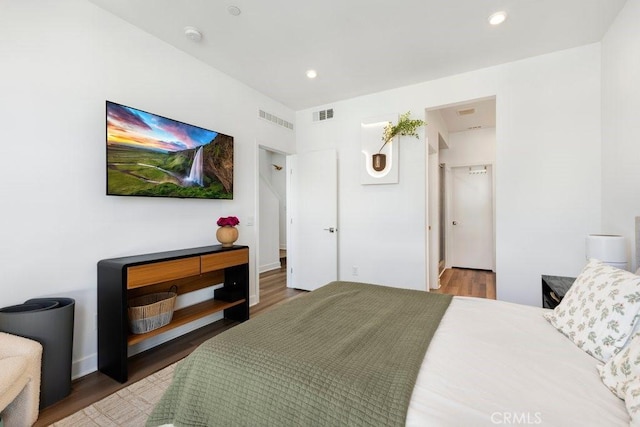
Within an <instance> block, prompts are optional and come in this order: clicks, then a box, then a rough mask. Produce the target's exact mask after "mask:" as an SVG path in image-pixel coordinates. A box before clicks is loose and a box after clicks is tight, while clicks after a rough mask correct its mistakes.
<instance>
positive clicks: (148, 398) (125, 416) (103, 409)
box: [51, 363, 176, 427]
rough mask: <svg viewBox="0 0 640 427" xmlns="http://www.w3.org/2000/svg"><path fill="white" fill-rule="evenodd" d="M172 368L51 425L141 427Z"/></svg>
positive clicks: (165, 387) (164, 388)
mask: <svg viewBox="0 0 640 427" xmlns="http://www.w3.org/2000/svg"><path fill="white" fill-rule="evenodd" d="M175 366H176V364H175V363H174V364H173V365H170V366H167V367H166V368H164V369H162V370H161V371H158V372H156V373H155V374H152V375H149V376H147V377H145V378H143V379H141V380H140V381H138V382H136V383H133V384H131V385H130V386H127V387H125V388H123V389H122V390H119V391H117V392H115V393H113V394H111V395H109V396H107V397H105V398H104V399H102V400H100V401H98V402H96V403H94V404H93V405H91V406H88V407H86V408H84V409H82V410H81V411H78V412H76V413H75V414H72V415H70V416H68V417H67V418H64V419H62V420H60V421H58V422H56V423H54V424H51V425H52V426H54V427H93V426H100V427H105V426H109V427H111V426H114V427H115V426H117V427H140V426H144V424H145V422H146V421H147V418H148V417H149V414H151V411H152V410H153V407H154V406H155V404H156V403H157V402H158V401H159V400H160V397H162V394H163V393H164V391H165V390H166V389H167V387H169V384H170V383H171V379H172V378H173V370H174V369H175Z"/></svg>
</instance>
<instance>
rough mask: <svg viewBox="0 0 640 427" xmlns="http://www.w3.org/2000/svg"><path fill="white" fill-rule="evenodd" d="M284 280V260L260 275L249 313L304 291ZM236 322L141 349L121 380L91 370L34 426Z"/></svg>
mask: <svg viewBox="0 0 640 427" xmlns="http://www.w3.org/2000/svg"><path fill="white" fill-rule="evenodd" d="M283 261H286V260H283ZM286 280H287V270H286V262H285V263H284V265H283V267H282V268H280V269H278V270H274V271H270V272H267V273H263V274H261V275H260V303H259V304H256V305H254V306H253V307H251V308H250V311H249V312H250V317H255V316H259V315H260V314H262V313H265V312H267V311H268V310H270V309H272V308H273V307H275V306H277V305H279V304H281V303H283V302H285V301H287V300H289V299H292V298H295V297H296V296H299V295H301V294H303V293H305V292H304V291H299V290H295V289H288V288H287V287H286ZM236 324H238V322H235V321H231V320H224V319H223V320H220V321H218V322H215V323H213V324H212V325H211V327H206V328H201V329H198V330H196V331H194V332H191V333H189V334H185V335H183V336H181V337H179V338H177V339H175V340H172V341H170V342H168V343H165V344H162V345H160V346H157V347H154V348H153V351H149V352H145V353H141V354H139V355H136V356H134V357H132V358H130V359H129V366H130V367H131V371H132V372H134V374H132V375H131V376H130V378H129V380H128V381H127V382H126V383H124V384H120V383H119V382H117V381H115V380H114V379H112V378H111V377H108V376H107V375H105V374H103V373H101V372H93V373H91V374H89V375H86V376H84V377H82V378H78V379H77V380H74V381H73V382H72V384H71V394H70V395H69V396H67V397H66V398H64V399H62V400H60V401H59V402H56V403H54V404H53V405H51V406H49V407H47V408H45V409H44V410H42V411H40V415H39V417H38V421H36V423H35V426H37V427H40V426H48V425H50V424H52V423H54V422H56V421H59V420H61V419H63V418H65V417H67V416H69V415H71V414H73V413H74V412H77V411H79V410H81V409H83V408H85V407H87V406H89V405H91V404H93V403H95V402H97V401H98V400H101V399H103V398H104V397H107V396H108V395H110V394H112V393H115V392H116V391H118V390H120V389H122V388H124V387H127V386H128V385H131V384H133V383H134V382H136V381H139V380H141V379H142V378H144V377H146V376H147V375H151V374H152V373H154V372H156V371H159V370H160V369H162V368H164V367H166V366H169V365H171V364H172V363H174V362H177V361H178V360H180V359H182V358H184V357H186V356H187V355H188V354H189V353H191V352H192V351H193V350H195V348H196V347H197V346H198V345H200V344H201V343H202V342H204V341H206V340H207V339H209V338H211V337H213V336H215V335H218V334H219V333H221V332H223V331H225V330H227V329H229V328H231V327H232V326H235V325H236Z"/></svg>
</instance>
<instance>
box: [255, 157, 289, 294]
mask: <svg viewBox="0 0 640 427" xmlns="http://www.w3.org/2000/svg"><path fill="white" fill-rule="evenodd" d="M258 163H259V166H258V171H259V176H258V221H259V228H258V257H257V259H258V298H260V290H261V288H262V287H263V285H264V283H263V281H265V280H268V282H269V283H268V285H269V286H270V288H274V287H277V286H281V285H282V286H283V287H284V288H286V286H287V281H286V260H287V223H286V218H287V185H286V167H285V166H286V155H285V154H283V153H279V152H276V151H273V150H271V149H269V148H267V147H264V146H260V147H259V160H258ZM274 277H275V278H277V281H278V283H277V284H274ZM280 282H282V283H280ZM276 285H277V286H276Z"/></svg>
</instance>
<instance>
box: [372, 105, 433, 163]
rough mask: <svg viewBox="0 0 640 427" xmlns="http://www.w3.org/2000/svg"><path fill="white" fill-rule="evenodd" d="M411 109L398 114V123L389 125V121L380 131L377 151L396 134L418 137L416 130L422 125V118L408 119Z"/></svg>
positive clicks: (423, 123)
mask: <svg viewBox="0 0 640 427" xmlns="http://www.w3.org/2000/svg"><path fill="white" fill-rule="evenodd" d="M410 115H411V111H407V112H406V113H404V114H402V115H401V116H400V119H399V120H398V123H396V125H395V126H392V125H391V122H389V123H388V124H387V125H386V126H385V127H384V132H383V133H382V147H380V149H379V150H378V153H380V152H381V151H382V149H383V148H384V146H385V145H387V144H388V143H389V142H391V140H392V139H393V138H395V137H396V136H398V135H400V136H415V137H416V138H420V137H419V136H418V133H417V132H416V130H417V129H418V128H419V127H420V126H424V125H425V122H424V120H420V119H410V118H409V116H410Z"/></svg>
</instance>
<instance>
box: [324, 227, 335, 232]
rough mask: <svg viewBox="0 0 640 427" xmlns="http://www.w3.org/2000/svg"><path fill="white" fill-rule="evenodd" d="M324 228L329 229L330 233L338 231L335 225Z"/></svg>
mask: <svg viewBox="0 0 640 427" xmlns="http://www.w3.org/2000/svg"><path fill="white" fill-rule="evenodd" d="M324 230H326V231H328V232H329V233H333V232H335V231H336V229H335V228H333V227H329V228H325V229H324Z"/></svg>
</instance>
